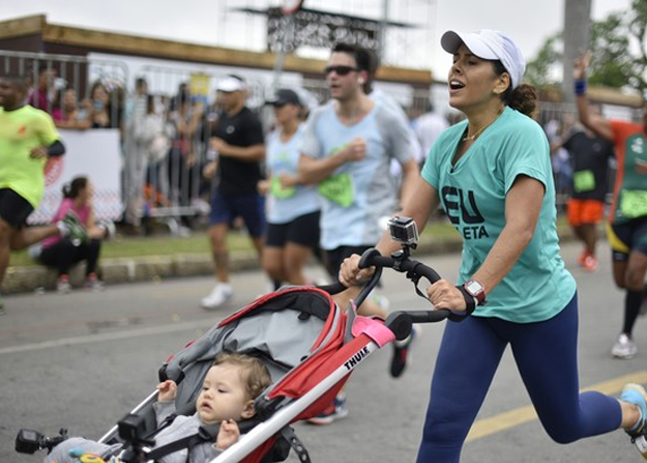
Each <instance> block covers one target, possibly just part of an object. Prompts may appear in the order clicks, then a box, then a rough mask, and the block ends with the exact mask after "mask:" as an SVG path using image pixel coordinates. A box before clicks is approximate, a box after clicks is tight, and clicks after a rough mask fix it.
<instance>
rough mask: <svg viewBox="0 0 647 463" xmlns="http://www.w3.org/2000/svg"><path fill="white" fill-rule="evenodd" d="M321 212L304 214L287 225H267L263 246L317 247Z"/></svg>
mask: <svg viewBox="0 0 647 463" xmlns="http://www.w3.org/2000/svg"><path fill="white" fill-rule="evenodd" d="M320 216H321V212H319V211H316V212H311V213H310V214H304V215H301V216H299V217H297V218H296V219H294V220H293V221H291V222H288V223H268V224H267V236H266V238H265V245H266V246H271V247H276V248H282V247H284V246H285V245H286V244H287V243H295V244H300V245H301V246H306V247H310V248H313V249H315V248H317V247H318V246H319V217H320Z"/></svg>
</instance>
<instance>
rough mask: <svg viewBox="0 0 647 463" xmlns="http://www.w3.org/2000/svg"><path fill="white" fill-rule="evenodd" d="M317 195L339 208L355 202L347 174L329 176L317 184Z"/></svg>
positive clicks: (350, 181) (351, 184) (350, 180)
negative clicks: (337, 205)
mask: <svg viewBox="0 0 647 463" xmlns="http://www.w3.org/2000/svg"><path fill="white" fill-rule="evenodd" d="M317 190H318V191H319V194H321V196H323V197H324V198H326V199H327V200H329V201H332V202H333V203H337V204H339V205H340V206H341V207H349V206H350V205H351V204H353V201H354V200H355V197H354V194H353V180H352V179H351V178H350V175H349V174H348V173H343V174H338V175H331V176H330V177H328V178H327V179H325V180H323V181H322V182H320V183H319V186H318V187H317Z"/></svg>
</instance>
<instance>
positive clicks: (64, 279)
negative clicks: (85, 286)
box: [56, 275, 72, 294]
mask: <svg viewBox="0 0 647 463" xmlns="http://www.w3.org/2000/svg"><path fill="white" fill-rule="evenodd" d="M70 291H72V285H71V284H70V277H69V276H68V275H60V276H59V277H58V280H57V281H56V292H57V293H58V294H67V293H69V292H70Z"/></svg>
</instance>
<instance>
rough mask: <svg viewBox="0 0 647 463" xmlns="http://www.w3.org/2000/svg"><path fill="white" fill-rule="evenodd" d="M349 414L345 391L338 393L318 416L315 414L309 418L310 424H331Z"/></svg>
mask: <svg viewBox="0 0 647 463" xmlns="http://www.w3.org/2000/svg"><path fill="white" fill-rule="evenodd" d="M347 416H348V408H347V407H346V394H344V393H343V392H341V393H339V394H337V397H335V399H334V400H333V402H332V403H331V404H330V405H328V407H327V408H326V409H325V410H324V411H323V412H321V413H320V414H319V415H317V416H313V417H312V418H309V419H308V420H307V422H308V423H310V424H316V425H326V424H331V423H333V422H335V421H337V420H341V419H342V418H346V417H347Z"/></svg>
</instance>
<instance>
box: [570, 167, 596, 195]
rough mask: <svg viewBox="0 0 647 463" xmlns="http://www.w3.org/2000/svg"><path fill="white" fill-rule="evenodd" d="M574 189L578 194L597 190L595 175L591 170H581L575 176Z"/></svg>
mask: <svg viewBox="0 0 647 463" xmlns="http://www.w3.org/2000/svg"><path fill="white" fill-rule="evenodd" d="M573 189H574V190H575V192H576V193H585V192H587V191H592V190H595V175H593V172H592V171H590V170H580V171H578V172H575V173H574V174H573Z"/></svg>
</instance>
